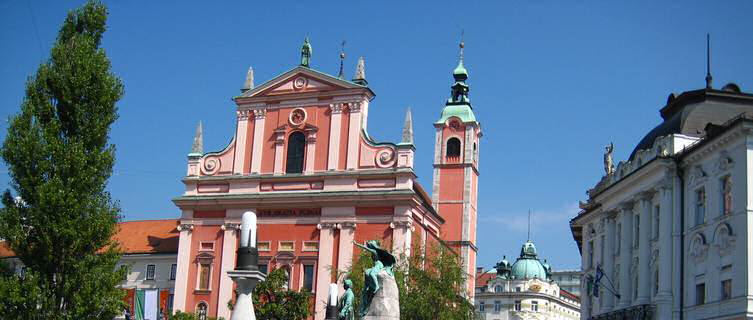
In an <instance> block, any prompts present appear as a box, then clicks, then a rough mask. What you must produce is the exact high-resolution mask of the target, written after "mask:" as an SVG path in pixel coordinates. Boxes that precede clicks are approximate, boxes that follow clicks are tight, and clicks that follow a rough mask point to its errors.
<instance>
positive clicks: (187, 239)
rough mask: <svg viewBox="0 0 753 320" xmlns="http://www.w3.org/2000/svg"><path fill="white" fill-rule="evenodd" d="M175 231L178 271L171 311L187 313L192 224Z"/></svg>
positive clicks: (179, 226) (181, 225) (186, 224)
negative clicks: (177, 235) (177, 232)
mask: <svg viewBox="0 0 753 320" xmlns="http://www.w3.org/2000/svg"><path fill="white" fill-rule="evenodd" d="M177 229H178V231H179V232H180V236H179V238H178V266H177V269H178V270H177V279H175V295H174V296H173V309H174V310H175V311H178V310H180V311H189V310H186V298H187V296H188V267H189V266H190V265H191V261H190V258H191V234H192V231H193V224H188V223H181V224H180V225H178V228H177Z"/></svg>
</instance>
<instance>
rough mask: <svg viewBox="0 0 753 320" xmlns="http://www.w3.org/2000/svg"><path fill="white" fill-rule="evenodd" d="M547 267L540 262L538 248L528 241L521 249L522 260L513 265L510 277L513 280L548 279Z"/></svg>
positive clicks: (519, 259)
mask: <svg viewBox="0 0 753 320" xmlns="http://www.w3.org/2000/svg"><path fill="white" fill-rule="evenodd" d="M546 269H547V268H546V267H545V266H544V265H543V264H542V263H541V261H539V258H538V254H537V253H536V246H535V245H534V244H533V242H531V241H530V240H529V241H526V243H524V244H523V247H521V248H520V258H518V260H517V261H515V263H513V265H512V271H511V272H510V276H511V277H512V278H513V279H534V278H535V279H541V280H546V279H547V272H546Z"/></svg>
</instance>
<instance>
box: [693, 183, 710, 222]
mask: <svg viewBox="0 0 753 320" xmlns="http://www.w3.org/2000/svg"><path fill="white" fill-rule="evenodd" d="M701 191H703V221H701V222H700V223H698V221H697V220H698V219H697V217H698V194H699V193H700V192H701ZM692 195H693V196H692V197H691V198H690V201H691V203H690V204H691V207H692V208H693V210H688V211H690V212H691V216H690V220H691V221H693V225H692V226H690V228H691V229H692V228H695V227H698V226H702V225H704V224H706V222H707V221H708V215H709V212H708V211H709V194H708V191H707V190H706V186H705V185H704V184H701V185H699V186H697V187H696V188H694V189H693V194H692Z"/></svg>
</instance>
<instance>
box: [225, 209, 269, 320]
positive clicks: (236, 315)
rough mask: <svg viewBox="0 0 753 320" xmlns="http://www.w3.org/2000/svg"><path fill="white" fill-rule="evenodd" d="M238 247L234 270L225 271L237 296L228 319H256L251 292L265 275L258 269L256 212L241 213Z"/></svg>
mask: <svg viewBox="0 0 753 320" xmlns="http://www.w3.org/2000/svg"><path fill="white" fill-rule="evenodd" d="M240 242H241V243H240V248H238V252H237V258H236V265H235V270H231V271H228V272H227V275H228V276H230V279H233V282H235V284H236V285H237V287H238V297H237V298H236V299H235V307H233V314H232V315H231V316H230V320H256V314H255V313H254V302H253V299H252V296H251V295H252V293H253V291H254V288H255V287H256V284H258V283H259V281H264V279H265V278H266V276H265V275H264V274H263V273H261V272H260V271H259V251H258V250H257V249H256V214H254V213H253V212H251V211H248V212H245V213H243V218H242V221H241V241H240Z"/></svg>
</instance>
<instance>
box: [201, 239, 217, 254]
mask: <svg viewBox="0 0 753 320" xmlns="http://www.w3.org/2000/svg"><path fill="white" fill-rule="evenodd" d="M205 244H210V245H212V249H204V245H205ZM214 244H215V243H214V241H199V252H214V248H215V245H214Z"/></svg>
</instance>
